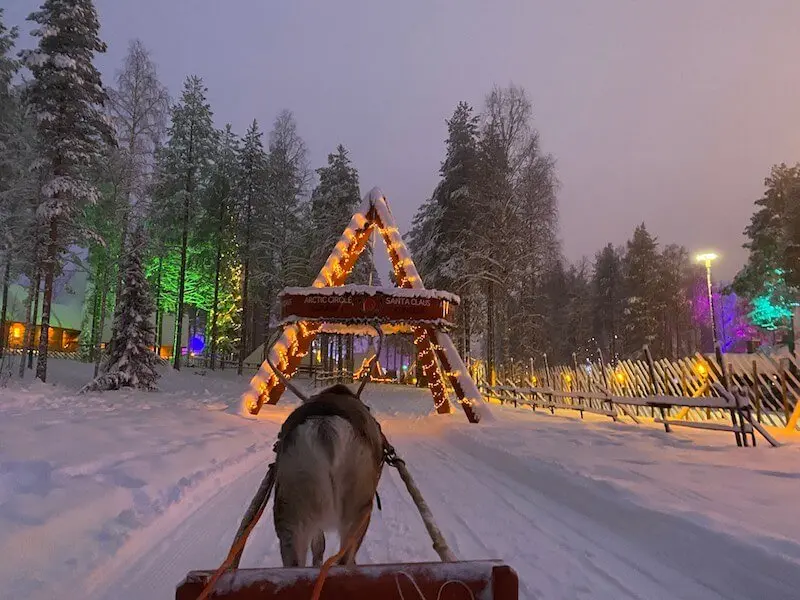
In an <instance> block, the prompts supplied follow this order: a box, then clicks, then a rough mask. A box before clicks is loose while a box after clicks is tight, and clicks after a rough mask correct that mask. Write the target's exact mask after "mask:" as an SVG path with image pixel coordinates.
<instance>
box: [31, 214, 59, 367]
mask: <svg viewBox="0 0 800 600" xmlns="http://www.w3.org/2000/svg"><path fill="white" fill-rule="evenodd" d="M57 243H58V220H57V219H55V218H53V219H51V221H50V239H49V241H48V244H47V258H46V259H45V261H44V298H43V299H42V330H41V333H40V335H39V358H38V360H37V361H36V377H37V379H40V380H41V381H42V382H46V381H47V350H48V346H49V343H48V342H49V339H48V334H49V333H50V308H51V306H52V304H53V280H54V279H55V272H56V253H57Z"/></svg>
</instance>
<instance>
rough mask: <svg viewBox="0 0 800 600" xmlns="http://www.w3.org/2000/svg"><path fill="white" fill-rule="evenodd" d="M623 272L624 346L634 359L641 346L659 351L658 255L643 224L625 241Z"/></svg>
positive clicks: (654, 241)
mask: <svg viewBox="0 0 800 600" xmlns="http://www.w3.org/2000/svg"><path fill="white" fill-rule="evenodd" d="M623 265H624V269H625V303H624V306H625V309H624V315H625V320H624V323H623V328H622V331H623V334H624V336H623V342H624V348H625V353H626V354H627V355H628V356H634V355H636V354H637V353H638V352H640V351H641V349H642V347H643V346H644V344H649V345H650V347H651V348H653V349H654V352H655V349H656V348H657V347H658V342H659V340H660V335H659V334H660V332H659V321H660V320H659V316H660V314H661V302H660V298H659V291H660V285H661V283H660V277H659V275H660V269H659V252H658V245H657V243H656V239H655V238H654V237H653V236H651V235H650V232H648V231H647V228H646V227H645V225H644V223H642V224H641V225H639V226H638V227H637V228H636V230H635V231H634V232H633V237H632V238H631V239H630V240H629V241H628V244H627V252H626V254H625V259H624V261H623Z"/></svg>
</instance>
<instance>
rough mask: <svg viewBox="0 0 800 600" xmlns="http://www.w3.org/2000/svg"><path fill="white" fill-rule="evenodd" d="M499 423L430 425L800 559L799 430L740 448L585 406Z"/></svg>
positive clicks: (510, 411)
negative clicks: (776, 441) (773, 442)
mask: <svg viewBox="0 0 800 600" xmlns="http://www.w3.org/2000/svg"><path fill="white" fill-rule="evenodd" d="M495 413H496V414H498V415H500V417H499V418H500V420H499V422H497V423H491V424H486V426H484V427H468V426H462V425H461V424H457V423H452V424H451V423H447V424H446V427H443V425H444V424H441V423H440V424H435V423H433V422H431V423H429V424H428V429H426V430H425V431H426V433H430V434H431V435H433V434H434V431H435V430H440V429H445V430H446V434H447V435H448V436H452V437H456V438H462V439H466V440H469V441H470V442H471V443H475V444H477V445H478V447H479V448H480V447H488V448H492V449H497V450H499V451H500V452H503V453H506V454H508V455H513V456H515V457H520V458H523V459H527V460H535V461H542V462H546V463H549V464H551V465H554V466H556V467H558V468H559V469H563V470H566V471H568V472H570V473H574V474H577V475H581V476H583V477H588V478H591V479H594V480H597V481H602V482H604V483H605V484H607V485H610V486H612V487H613V488H614V489H615V490H618V491H620V492H622V493H623V494H624V497H626V498H627V499H629V500H631V501H634V502H636V503H638V504H641V505H643V506H647V507H649V508H654V509H656V510H660V511H667V512H671V513H675V514H680V515H682V516H684V517H685V518H687V519H691V520H692V521H693V522H695V523H697V524H699V525H701V526H704V527H710V528H713V529H716V530H719V531H724V532H727V533H728V534H730V535H733V536H737V537H740V538H742V539H744V540H748V541H750V542H757V543H759V544H761V545H762V546H763V547H764V548H766V549H768V550H769V551H771V552H775V553H780V554H786V555H787V556H790V557H791V558H792V559H793V560H796V561H798V563H800V519H798V518H797V516H796V515H797V493H798V490H800V437H794V438H791V437H786V436H781V439H782V441H784V442H786V443H785V445H784V446H782V447H780V448H772V447H770V446H769V444H767V443H766V441H765V440H764V439H763V438H759V439H758V440H757V442H758V447H757V448H737V447H736V444H735V441H734V437H733V434H732V433H727V432H711V431H703V430H694V429H692V430H687V429H681V428H678V427H674V428H673V431H672V433H666V432H665V431H664V429H663V426H661V425H657V424H655V423H645V424H642V425H635V424H632V423H614V422H612V421H611V420H609V419H605V418H602V417H596V416H593V415H588V414H587V415H586V418H585V419H583V420H581V419H580V418H579V417H578V415H577V413H573V412H566V411H563V412H557V413H556V415H550V414H549V413H546V412H544V411H540V412H538V413H532V412H531V411H530V410H528V409H514V408H511V407H510V406H506V407H503V409H502V410H497V408H495Z"/></svg>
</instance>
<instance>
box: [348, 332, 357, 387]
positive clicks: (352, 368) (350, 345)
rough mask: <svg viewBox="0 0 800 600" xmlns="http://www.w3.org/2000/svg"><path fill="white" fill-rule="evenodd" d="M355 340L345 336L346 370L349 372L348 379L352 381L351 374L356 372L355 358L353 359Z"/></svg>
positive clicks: (350, 336)
mask: <svg viewBox="0 0 800 600" xmlns="http://www.w3.org/2000/svg"><path fill="white" fill-rule="evenodd" d="M355 345H356V344H355V339H354V336H352V335H348V336H347V368H348V369H349V370H350V378H351V380H352V376H353V373H355V372H356V357H355Z"/></svg>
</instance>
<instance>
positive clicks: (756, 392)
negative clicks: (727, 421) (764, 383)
mask: <svg viewBox="0 0 800 600" xmlns="http://www.w3.org/2000/svg"><path fill="white" fill-rule="evenodd" d="M753 401H754V402H755V403H756V421H758V422H759V423H761V386H760V385H759V382H758V361H756V359H753Z"/></svg>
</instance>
